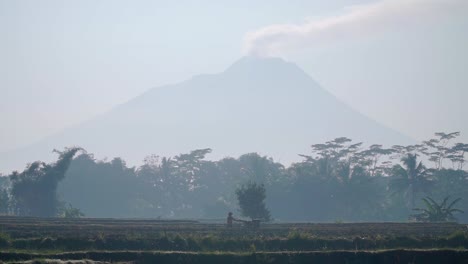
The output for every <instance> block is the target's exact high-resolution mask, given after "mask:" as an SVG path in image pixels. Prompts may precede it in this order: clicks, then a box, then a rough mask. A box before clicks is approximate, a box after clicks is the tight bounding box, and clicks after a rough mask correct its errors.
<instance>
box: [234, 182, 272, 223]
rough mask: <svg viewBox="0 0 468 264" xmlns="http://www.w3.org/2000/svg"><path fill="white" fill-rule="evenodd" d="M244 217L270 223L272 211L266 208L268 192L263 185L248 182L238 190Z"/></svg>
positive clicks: (237, 193)
mask: <svg viewBox="0 0 468 264" xmlns="http://www.w3.org/2000/svg"><path fill="white" fill-rule="evenodd" d="M236 195H237V200H238V201H239V207H240V209H241V214H242V216H246V217H250V218H251V219H260V220H263V221H266V222H268V221H270V211H269V210H268V209H267V208H266V206H265V198H266V190H265V186H264V185H263V184H257V183H254V182H248V183H247V184H243V185H241V186H240V187H239V188H238V189H237V190H236Z"/></svg>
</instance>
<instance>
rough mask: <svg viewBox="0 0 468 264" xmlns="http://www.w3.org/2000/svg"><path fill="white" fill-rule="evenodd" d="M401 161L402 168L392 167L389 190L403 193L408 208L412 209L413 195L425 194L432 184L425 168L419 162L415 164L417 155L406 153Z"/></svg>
mask: <svg viewBox="0 0 468 264" xmlns="http://www.w3.org/2000/svg"><path fill="white" fill-rule="evenodd" d="M401 161H402V163H403V165H404V167H402V166H401V165H396V166H395V167H393V176H394V178H393V179H392V181H391V182H390V188H391V189H393V190H394V191H395V192H398V193H402V192H403V193H404V194H405V196H406V198H407V206H408V208H414V200H415V194H416V193H418V192H426V191H427V190H428V188H429V187H430V185H431V184H432V182H431V181H430V180H429V179H428V177H427V176H428V173H427V171H426V167H425V166H424V165H423V163H422V162H421V161H420V162H419V163H418V162H417V154H411V153H408V154H407V155H406V156H404V157H403V158H402V159H401Z"/></svg>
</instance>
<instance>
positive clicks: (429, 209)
mask: <svg viewBox="0 0 468 264" xmlns="http://www.w3.org/2000/svg"><path fill="white" fill-rule="evenodd" d="M449 199H450V196H447V197H445V198H444V200H443V201H442V202H441V203H437V202H436V201H434V200H433V199H432V198H430V197H426V198H423V199H422V201H423V202H424V205H425V206H426V208H415V209H413V210H415V211H420V212H421V213H419V214H415V215H412V217H413V218H414V219H415V220H416V221H419V222H451V221H456V218H455V217H454V215H453V214H454V213H463V211H462V210H460V209H457V208H454V206H455V204H456V203H458V202H459V201H460V200H461V198H458V199H455V200H453V201H452V202H450V204H448V201H449Z"/></svg>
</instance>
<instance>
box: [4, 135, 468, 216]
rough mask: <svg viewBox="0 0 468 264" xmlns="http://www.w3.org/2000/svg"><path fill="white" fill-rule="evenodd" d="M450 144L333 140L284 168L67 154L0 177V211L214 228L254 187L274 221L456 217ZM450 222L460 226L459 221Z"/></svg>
mask: <svg viewBox="0 0 468 264" xmlns="http://www.w3.org/2000/svg"><path fill="white" fill-rule="evenodd" d="M457 136H459V133H458V132H455V133H448V134H447V133H436V134H435V138H433V139H431V140H428V141H424V142H423V143H422V144H419V145H412V146H393V147H391V148H388V149H387V148H383V147H382V146H381V145H371V146H364V145H363V144H362V143H353V142H352V141H351V140H350V139H348V138H344V137H343V138H337V139H334V140H332V141H328V142H325V143H323V144H315V145H312V146H311V154H310V155H301V157H302V161H300V162H297V163H293V164H291V165H290V166H289V167H286V166H284V165H282V164H280V163H277V162H275V161H274V160H273V159H271V158H269V157H264V156H260V155H258V154H256V153H249V154H245V155H242V156H240V157H239V158H224V159H221V160H218V161H209V160H206V159H205V157H206V155H207V154H209V153H210V152H211V149H199V150H194V151H192V152H190V153H187V154H180V155H178V156H175V157H159V156H154V155H153V156H149V157H147V158H146V159H145V160H144V164H143V165H142V166H140V167H128V166H127V165H126V164H125V162H124V161H123V160H122V159H120V158H115V159H113V160H111V161H99V160H96V159H94V157H93V155H92V154H88V153H86V152H85V151H83V150H82V151H81V153H79V151H80V149H77V148H73V149H68V150H66V151H64V152H61V153H60V157H59V160H58V161H57V162H56V163H54V164H45V163H41V162H35V163H32V164H30V165H28V166H27V168H26V169H25V171H24V172H22V173H19V172H13V173H12V174H11V175H10V176H9V177H8V178H7V177H3V179H2V186H3V187H4V188H3V190H2V192H1V193H0V210H1V211H2V213H9V214H19V215H38V216H54V215H58V214H61V213H62V214H63V210H66V208H67V207H66V206H64V205H65V202H66V203H68V204H71V205H72V206H73V207H72V206H69V207H68V208H69V209H74V208H79V209H80V210H81V211H82V212H83V213H84V214H85V215H86V216H90V217H161V218H223V217H225V216H226V213H227V212H228V211H233V212H239V210H238V205H237V198H236V189H238V188H239V187H240V186H242V184H245V183H246V182H255V183H259V184H263V185H264V186H265V188H266V206H267V207H268V208H269V209H270V211H271V216H272V218H273V219H276V220H283V221H327V222H333V221H406V220H408V217H409V216H410V215H411V214H413V210H412V209H413V208H415V207H421V206H422V204H421V199H422V198H424V197H427V196H429V197H431V198H432V199H434V200H435V201H440V200H442V199H444V198H445V197H447V196H451V197H453V198H462V200H461V201H460V203H459V204H458V207H459V208H460V209H464V210H465V211H466V209H468V173H467V172H466V171H465V170H464V164H465V158H464V154H465V152H466V151H467V150H468V144H464V143H454V142H456V138H457ZM77 153H79V154H78V155H77V156H76V157H74V156H75V154H77ZM73 157H74V158H73ZM72 158H73V161H71V159H72ZM65 171H66V174H64V172H65ZM42 197H46V198H42ZM44 199H47V200H44ZM63 208H65V209H63ZM458 219H459V220H461V221H464V222H468V217H467V216H465V215H464V214H460V215H458Z"/></svg>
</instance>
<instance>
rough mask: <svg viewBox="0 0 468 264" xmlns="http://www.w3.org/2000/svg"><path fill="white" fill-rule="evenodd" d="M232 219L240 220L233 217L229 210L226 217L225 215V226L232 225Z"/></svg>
mask: <svg viewBox="0 0 468 264" xmlns="http://www.w3.org/2000/svg"><path fill="white" fill-rule="evenodd" d="M233 221H236V222H239V221H240V220H239V219H236V218H234V217H233V216H232V212H229V213H228V217H227V227H232V222H233Z"/></svg>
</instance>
